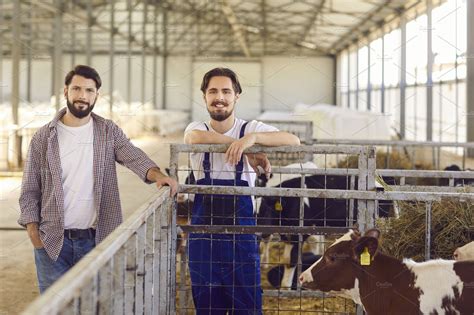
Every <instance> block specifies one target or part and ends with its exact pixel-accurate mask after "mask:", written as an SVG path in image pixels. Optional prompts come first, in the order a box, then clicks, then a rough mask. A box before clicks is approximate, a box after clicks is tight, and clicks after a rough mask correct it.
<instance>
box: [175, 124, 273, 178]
mask: <svg viewBox="0 0 474 315" xmlns="http://www.w3.org/2000/svg"><path fill="white" fill-rule="evenodd" d="M245 122H246V121H245V120H243V119H239V118H236V119H235V121H234V125H233V126H232V128H230V130H229V131H227V132H226V133H225V134H224V135H225V136H228V137H232V138H235V139H239V136H240V128H241V127H242V125H243V124H244V123H245ZM206 125H207V127H208V128H209V131H215V130H214V129H212V127H211V124H210V122H206ZM192 130H204V131H207V129H206V126H205V125H204V122H203V121H199V122H192V123H190V124H189V125H188V126H187V127H186V130H185V131H184V133H186V132H189V131H192ZM273 131H278V129H277V128H275V127H273V126H270V125H267V124H264V123H262V122H259V121H256V120H252V121H250V122H249V123H248V124H247V126H246V127H245V135H246V134H249V133H251V132H273ZM190 158H191V166H192V169H193V172H194V176H195V178H196V180H199V179H202V178H204V172H203V167H202V161H203V159H204V153H191V154H190ZM210 162H211V178H213V179H235V166H234V165H230V164H228V163H226V162H225V155H224V153H211V154H210ZM255 177H256V175H255V172H254V170H253V168H252V167H251V166H250V164H249V163H248V161H247V158H246V157H245V156H244V169H243V173H242V179H243V180H246V181H247V182H248V183H249V186H250V187H253V186H254V184H255Z"/></svg>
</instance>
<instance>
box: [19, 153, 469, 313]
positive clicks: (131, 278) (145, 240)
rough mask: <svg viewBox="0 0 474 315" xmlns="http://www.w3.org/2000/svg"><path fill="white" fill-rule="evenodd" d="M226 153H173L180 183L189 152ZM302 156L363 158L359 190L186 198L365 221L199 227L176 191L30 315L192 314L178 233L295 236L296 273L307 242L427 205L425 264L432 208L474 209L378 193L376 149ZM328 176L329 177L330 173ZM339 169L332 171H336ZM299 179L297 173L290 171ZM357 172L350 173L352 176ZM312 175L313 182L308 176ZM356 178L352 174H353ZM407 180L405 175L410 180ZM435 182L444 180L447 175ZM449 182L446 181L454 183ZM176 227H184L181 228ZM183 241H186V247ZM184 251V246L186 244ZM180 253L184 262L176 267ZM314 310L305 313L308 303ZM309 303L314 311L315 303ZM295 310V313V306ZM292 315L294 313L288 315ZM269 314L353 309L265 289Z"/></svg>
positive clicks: (148, 207) (217, 190)
mask: <svg viewBox="0 0 474 315" xmlns="http://www.w3.org/2000/svg"><path fill="white" fill-rule="evenodd" d="M225 148H226V147H225V146H222V145H212V146H209V145H193V146H188V145H173V146H172V148H171V151H172V152H171V153H172V154H171V167H172V168H171V173H172V174H173V175H174V176H176V175H177V172H179V170H180V168H179V167H178V161H179V154H180V153H181V154H186V153H189V152H206V151H210V152H216V153H218V152H224V151H225ZM298 149H299V150H302V151H303V152H310V153H312V154H317V153H320V152H324V154H348V153H350V154H356V155H358V156H359V158H360V162H361V164H360V165H361V167H360V169H358V170H357V171H358V173H357V176H358V178H357V184H358V187H357V188H358V189H357V190H354V189H348V190H341V189H308V188H295V189H287V188H284V187H283V188H269V187H257V188H251V189H250V188H246V187H219V186H207V187H205V186H198V185H180V193H190V194H196V193H202V194H216V195H218V194H232V195H254V196H262V197H268V196H277V197H281V198H288V197H289V198H297V199H298V200H300V203H299V204H298V205H299V206H300V207H301V208H302V209H304V208H303V202H301V201H302V200H303V199H304V198H305V197H308V198H325V199H327V200H329V199H345V200H348V201H349V200H354V201H355V202H354V204H357V205H358V211H359V212H362V215H358V216H357V218H356V217H355V216H354V217H353V218H352V220H351V222H348V221H346V220H344V225H343V226H339V227H331V226H304V225H303V223H304V222H303V217H302V214H303V213H302V212H300V216H299V217H298V225H297V226H232V225H231V226H223V225H221V226H212V225H209V226H199V225H193V226H192V225H189V224H187V223H186V222H184V223H183V222H182V221H181V220H180V219H182V218H179V216H177V207H176V203H175V202H174V201H173V200H171V199H170V198H169V189H168V188H163V189H161V190H160V191H159V192H158V193H157V195H156V196H155V197H154V198H153V200H151V201H149V202H147V203H145V204H144V205H143V206H142V207H141V208H139V209H137V211H136V212H135V213H134V214H133V215H132V216H130V217H129V219H127V220H126V221H125V222H124V223H123V224H122V225H120V227H118V228H117V229H116V230H115V231H114V232H113V233H112V234H111V235H109V236H108V237H107V238H106V239H105V240H104V241H103V242H102V243H100V244H98V246H97V247H96V248H95V249H94V250H92V251H91V252H90V253H89V254H88V255H87V256H85V257H84V259H83V260H81V261H80V262H79V263H78V264H77V265H76V266H74V267H73V268H72V269H71V270H70V271H69V272H68V273H67V274H66V275H65V276H64V277H63V278H61V279H60V280H58V281H57V282H56V283H55V284H54V285H53V286H52V287H51V289H50V290H48V291H47V292H46V293H45V294H44V295H42V296H40V297H38V298H37V299H36V300H34V301H33V302H32V303H31V305H30V306H29V307H28V308H27V309H26V310H25V312H24V314H35V315H36V314H85V313H87V314H109V313H113V314H174V313H179V314H192V313H194V308H193V302H192V300H191V294H190V286H189V284H190V283H189V277H188V275H187V260H186V250H184V251H178V250H177V243H178V241H179V238H178V231H179V230H180V229H181V230H182V231H184V232H187V233H189V232H200V231H206V232H212V233H224V234H225V233H227V234H229V233H230V234H238V233H245V234H247V233H248V234H254V233H259V234H263V233H274V232H280V233H285V234H289V235H296V236H297V238H298V244H297V247H298V254H297V257H298V263H297V267H296V268H297V273H298V274H299V273H300V272H301V271H303V270H302V269H303V268H302V260H303V259H304V255H303V254H302V253H301V251H300V249H301V248H302V246H301V243H302V242H301V241H302V239H303V235H307V234H312V235H325V236H326V237H328V240H326V241H325V242H324V243H323V245H324V246H325V247H327V245H330V243H331V240H330V239H329V238H330V237H331V236H334V235H342V234H344V233H345V232H346V231H347V229H348V227H350V226H351V224H352V223H353V222H358V223H359V228H360V229H361V230H363V229H367V228H369V227H371V226H373V225H374V222H375V220H376V212H377V211H376V209H377V208H376V202H377V201H378V202H380V201H384V200H385V201H387V200H389V201H416V202H422V203H424V204H425V205H426V207H425V211H426V227H425V237H426V240H425V245H426V252H425V256H426V258H427V259H428V258H429V257H430V254H429V253H430V252H429V248H430V227H431V221H430V214H431V206H432V204H433V203H436V202H438V201H441V200H453V201H456V202H471V203H472V202H473V201H474V194H472V192H461V191H456V192H453V191H444V192H442V191H437V192H432V191H422V192H417V191H377V189H376V187H375V184H374V183H375V176H376V170H375V168H374V163H373V159H374V158H375V150H374V148H370V147H369V148H367V147H360V146H357V147H354V146H352V147H348V146H340V147H334V146H302V147H300V148H298ZM272 150H274V151H278V150H280V151H291V150H296V149H294V148H293V149H292V148H288V147H280V148H266V147H254V148H251V149H249V152H259V151H272ZM328 170H329V169H328ZM335 170H336V169H334V170H333V171H335ZM285 171H286V172H289V173H291V172H297V171H298V169H296V170H295V169H286V170H285ZM316 171H318V172H319V171H320V169H316V170H314V169H300V170H299V172H300V176H301V174H302V175H303V176H305V175H310V173H311V172H316ZM345 171H346V172H349V171H351V170H350V169H347V170H345ZM305 172H306V173H308V174H306V173H305ZM351 172H352V171H351ZM405 175H406V174H405ZM431 176H437V177H442V174H441V173H437V174H431ZM450 176H456V175H447V176H445V178H444V179H446V177H447V178H448V180H449V177H450ZM368 187H370V189H369V188H368ZM177 220H178V221H179V222H180V223H179V224H177ZM181 240H183V239H181ZM182 243H183V242H182ZM177 252H178V253H179V256H180V257H179V260H177ZM265 271H266V270H265ZM308 301H310V302H313V304H311V305H306V302H308ZM310 302H308V303H310ZM288 305H290V306H292V307H291V308H290V306H288ZM285 310H287V311H285ZM264 312H265V314H273V313H279V314H285V313H286V314H294V313H295V312H296V313H305V314H306V313H309V314H311V313H314V314H320V313H324V314H332V313H338V314H341V313H342V314H353V313H355V312H356V308H355V306H354V304H353V303H352V302H351V301H349V300H341V299H340V298H338V299H336V298H335V297H334V296H331V295H328V294H323V293H321V292H317V291H309V290H303V289H302V288H301V287H300V286H299V285H298V286H297V287H296V290H288V289H287V288H286V289H284V288H280V289H269V288H268V287H265V288H264Z"/></svg>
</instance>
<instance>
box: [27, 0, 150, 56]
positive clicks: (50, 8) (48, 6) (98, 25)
mask: <svg viewBox="0 0 474 315" xmlns="http://www.w3.org/2000/svg"><path fill="white" fill-rule="evenodd" d="M29 3H31V4H32V5H36V6H38V7H40V8H43V9H45V10H47V11H49V12H52V13H55V12H56V11H57V10H58V9H57V8H56V7H55V6H54V5H52V4H50V3H46V2H43V1H40V0H30V1H29ZM63 16H64V17H65V18H66V20H67V19H74V20H77V21H79V22H84V23H88V21H89V17H88V16H87V14H78V13H70V12H63ZM92 20H93V24H92V27H94V26H95V27H96V28H98V29H100V30H102V31H105V32H106V33H110V32H112V31H114V32H115V34H116V36H118V37H120V38H122V39H125V40H130V41H131V42H135V43H136V44H137V45H139V46H140V47H150V45H149V44H148V42H142V41H140V40H138V39H137V38H135V37H134V38H129V37H128V35H127V34H124V33H122V32H120V31H119V30H118V29H117V28H115V30H112V29H111V28H110V27H108V26H106V25H104V24H102V23H100V22H99V21H98V20H97V18H96V17H92Z"/></svg>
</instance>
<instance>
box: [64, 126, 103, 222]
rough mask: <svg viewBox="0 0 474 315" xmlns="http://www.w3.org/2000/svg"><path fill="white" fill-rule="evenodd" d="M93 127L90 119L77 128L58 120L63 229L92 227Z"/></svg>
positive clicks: (93, 205) (93, 207)
mask: <svg viewBox="0 0 474 315" xmlns="http://www.w3.org/2000/svg"><path fill="white" fill-rule="evenodd" d="M93 127H94V124H93V119H90V120H89V122H88V123H87V124H85V125H84V126H80V127H69V126H66V125H64V124H63V123H62V122H61V121H59V122H58V141H59V155H60V160H61V169H62V176H61V179H62V185H63V192H64V228H65V229H88V228H90V227H94V226H95V221H96V218H97V213H96V210H95V204H94V128H93Z"/></svg>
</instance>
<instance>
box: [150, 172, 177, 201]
mask: <svg viewBox="0 0 474 315" xmlns="http://www.w3.org/2000/svg"><path fill="white" fill-rule="evenodd" d="M146 177H147V179H148V180H149V181H152V182H155V183H156V187H158V189H160V188H161V187H163V186H170V189H171V190H170V197H174V196H175V195H176V193H177V192H178V183H177V182H176V181H175V180H174V179H173V178H171V177H169V176H166V175H165V174H163V173H162V172H161V171H160V170H159V169H158V168H156V167H154V168H150V169H149V170H148V173H147V175H146Z"/></svg>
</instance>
